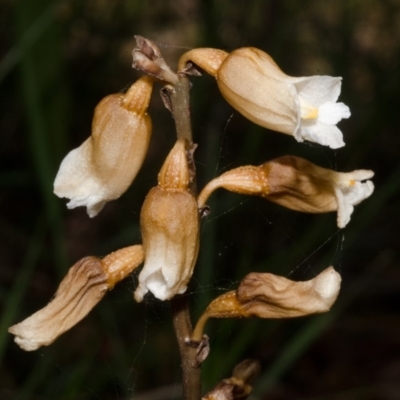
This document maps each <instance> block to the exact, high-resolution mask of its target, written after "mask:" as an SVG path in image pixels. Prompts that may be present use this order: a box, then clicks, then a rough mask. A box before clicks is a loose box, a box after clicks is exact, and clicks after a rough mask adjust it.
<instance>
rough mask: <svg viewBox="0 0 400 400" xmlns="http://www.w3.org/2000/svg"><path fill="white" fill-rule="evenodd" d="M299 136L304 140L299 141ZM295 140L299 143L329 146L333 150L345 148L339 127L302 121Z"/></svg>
mask: <svg viewBox="0 0 400 400" xmlns="http://www.w3.org/2000/svg"><path fill="white" fill-rule="evenodd" d="M297 135H299V136H300V137H301V139H302V140H299V139H298V138H297ZM295 138H296V139H297V140H298V141H299V142H302V141H303V140H308V141H310V142H314V143H319V144H322V145H324V146H329V147H330V148H331V149H337V148H339V147H343V146H344V141H343V134H342V132H341V130H340V129H339V128H338V127H337V126H333V125H323V124H320V123H318V122H309V121H302V123H301V126H300V128H299V130H298V131H297V132H296V135H295Z"/></svg>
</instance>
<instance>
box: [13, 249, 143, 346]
mask: <svg viewBox="0 0 400 400" xmlns="http://www.w3.org/2000/svg"><path fill="white" fill-rule="evenodd" d="M142 262H143V250H142V246H139V245H138V246H130V247H126V248H124V249H120V250H118V251H116V252H114V253H111V254H110V255H108V256H106V257H105V258H104V259H103V260H100V259H98V258H96V257H85V258H82V259H81V260H79V261H78V262H77V263H76V264H74V265H73V266H72V267H71V268H70V270H69V271H68V274H67V275H66V277H65V278H64V279H63V280H62V282H61V283H60V286H59V287H58V290H57V293H56V294H55V296H54V298H53V299H52V300H51V301H50V303H49V304H47V306H45V307H44V308H42V309H41V310H39V311H37V312H36V313H35V314H33V315H31V316H30V317H28V318H27V319H25V320H24V321H22V322H20V323H19V324H16V325H14V326H12V327H10V328H9V329H8V331H9V332H10V333H12V334H13V335H15V342H16V343H17V344H18V345H19V346H20V347H21V348H22V349H23V350H26V351H33V350H36V349H38V348H39V347H41V346H48V345H50V344H51V343H53V342H54V341H55V340H56V339H57V338H58V337H59V336H60V335H62V334H63V333H64V332H66V331H67V330H69V329H71V328H72V327H73V326H74V325H76V324H77V323H78V322H79V321H81V320H82V319H83V318H84V317H86V315H87V314H88V313H89V312H90V311H91V310H92V309H93V308H94V306H95V305H96V304H97V303H98V302H99V301H100V300H101V299H102V298H103V297H104V295H105V294H106V293H107V291H108V290H111V289H112V288H113V287H114V285H115V284H116V283H117V282H119V281H120V280H122V279H124V278H125V277H126V276H127V275H129V274H130V273H131V272H132V271H133V270H134V269H135V268H136V267H138V266H139V265H140V264H141V263H142Z"/></svg>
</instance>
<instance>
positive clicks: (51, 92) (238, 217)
mask: <svg viewBox="0 0 400 400" xmlns="http://www.w3.org/2000/svg"><path fill="white" fill-rule="evenodd" d="M135 34H140V35H142V36H145V37H148V38H149V39H151V40H153V41H155V42H156V43H157V44H158V45H159V47H160V49H161V51H162V53H163V54H164V56H165V58H166V59H167V60H168V61H169V62H170V63H171V65H172V67H174V66H175V65H176V62H177V59H178V58H179V55H180V54H182V53H183V52H185V51H186V50H188V49H190V48H193V47H201V46H203V47H204V46H207V47H216V48H221V49H224V50H226V51H230V50H233V49H235V48H238V47H241V46H255V47H259V48H261V49H263V50H265V51H267V52H268V53H269V54H271V55H272V56H273V57H274V59H275V60H276V61H277V63H278V64H279V65H280V66H281V68H282V70H283V71H285V72H286V73H287V74H289V75H293V76H303V75H318V74H320V75H333V76H342V77H343V87H342V94H341V97H340V101H343V102H344V103H346V104H347V105H349V107H350V109H351V112H352V117H351V118H350V119H349V120H345V121H342V122H341V123H340V124H339V127H340V129H341V130H342V131H343V133H344V138H345V142H346V147H344V148H342V149H339V150H336V151H334V150H330V149H327V148H324V147H321V146H318V145H312V144H307V143H305V144H304V143H303V144H299V143H297V142H296V141H295V140H294V139H293V138H292V137H290V136H286V135H281V134H278V133H275V132H268V131H266V130H265V129H262V128H259V127H257V126H255V125H254V124H252V123H250V122H248V121H246V120H245V119H244V118H243V117H241V116H240V115H239V114H238V113H236V112H234V110H233V109H232V108H230V107H229V106H228V105H227V104H226V102H225V101H224V100H223V99H222V98H221V96H220V95H219V93H218V91H217V88H216V85H215V82H214V80H213V79H212V78H211V77H208V76H204V77H201V78H193V79H192V82H193V88H192V94H193V97H192V115H193V130H194V136H195V141H196V142H197V143H198V144H199V147H198V150H197V151H196V160H197V171H198V186H199V187H200V188H201V187H202V186H204V184H205V182H207V181H208V180H210V179H211V178H212V177H215V176H216V175H217V174H220V173H221V172H223V171H226V170H227V169H229V168H232V167H236V166H239V165H244V164H255V165H257V164H259V163H262V162H264V161H266V160H268V159H271V158H275V157H278V156H281V155H284V154H295V155H299V156H302V157H306V158H308V159H309V160H310V161H312V162H314V163H317V164H319V165H321V166H324V167H327V168H332V169H337V170H339V171H351V170H354V169H360V168H364V169H373V170H374V171H375V173H376V174H375V177H374V179H373V180H374V183H375V193H374V194H373V196H372V197H371V198H370V199H368V200H366V201H364V202H363V203H362V204H361V205H359V206H357V207H356V210H355V212H354V214H353V217H352V220H351V221H350V223H349V225H348V226H347V227H346V228H345V229H344V230H342V231H339V230H338V229H337V227H336V223H335V218H336V216H335V215H334V214H333V213H332V214H326V215H306V214H299V213H295V212H293V211H288V210H285V209H283V208H281V207H279V206H275V205H273V204H270V203H267V202H265V201H263V200H260V199H256V198H245V197H243V196H239V195H234V194H229V193H226V192H223V191H219V192H217V193H216V194H214V195H213V197H212V198H211V200H210V202H209V204H210V206H211V209H212V213H211V214H210V215H209V216H208V217H207V218H206V219H205V220H204V221H203V225H202V234H201V249H200V256H199V261H198V264H197V267H196V272H195V276H194V279H193V282H192V284H191V286H190V289H189V290H188V294H189V295H191V296H192V309H193V314H194V319H195V318H197V317H198V316H199V314H200V313H201V312H202V310H204V308H205V307H206V305H207V304H208V302H209V301H210V300H211V299H213V298H214V297H215V296H217V295H218V294H221V293H223V292H225V291H227V290H231V289H233V288H235V287H236V286H237V284H238V282H239V281H240V279H241V278H242V277H244V276H245V275H246V273H248V272H250V271H265V272H267V271H268V272H274V273H277V274H281V275H284V276H288V277H290V278H293V279H308V278H310V277H313V276H315V275H316V274H317V273H319V272H320V271H321V270H322V269H324V268H325V267H327V266H328V265H331V264H332V265H334V266H335V267H336V269H337V270H338V271H339V272H341V274H342V278H343V285H342V292H341V294H340V297H339V299H338V302H337V303H336V305H335V306H334V308H333V309H332V311H331V312H330V313H328V314H326V315H322V316H313V317H307V318H302V319H295V320H287V321H265V320H214V321H212V322H210V323H209V324H208V325H207V327H206V331H207V333H208V335H209V336H210V338H211V354H210V356H209V358H208V359H207V360H206V361H205V363H204V364H203V365H204V367H203V371H204V373H203V378H204V388H205V389H207V388H210V387H211V386H212V385H214V384H215V383H216V382H217V381H218V380H219V379H221V378H223V377H228V376H229V375H230V372H231V370H232V368H233V366H234V365H235V364H236V363H238V362H239V361H240V360H242V359H243V358H247V357H253V358H257V359H259V360H260V362H261V364H262V376H261V377H260V378H259V379H258V380H257V382H256V390H255V392H254V396H255V398H258V399H270V400H271V399H314V400H315V399H320V400H322V399H324V400H328V399H344V400H346V399H351V400H353V399H363V400H366V399H368V400H372V399H390V400H391V399H398V398H400V340H399V338H400V317H399V299H400V296H399V290H400V265H399V254H398V248H399V244H400V240H399V234H398V230H399V221H400V208H399V189H400V179H399V173H400V167H399V163H398V158H399V156H398V154H399V150H400V124H399V114H400V95H399V94H400V65H399V60H400V57H399V56H400V3H399V1H396V0H386V1H372V0H371V1H370V0H351V1H350V0H346V1H344V0H343V1H339V0H325V1H317V0H315V1H313V0H302V1H293V0H292V1H291V0H282V1H273V0H269V1H261V0H258V1H257V0H248V1H227V0H226V1H223V0H218V1H217V0H214V1H211V0H207V1H200V0H176V1H173V2H172V1H171V2H167V1H150V0H146V1H132V0H131V1H128V0H125V1H123V0H120V1H117V0H115V1H106V0H101V1H100V0H88V1H80V0H65V1H58V2H57V1H51V0H35V1H28V0H19V1H11V0H0V54H1V55H0V112H1V114H0V115H1V119H0V167H1V171H0V190H1V191H0V207H1V216H0V228H1V229H0V304H1V309H2V312H1V316H0V358H1V364H0V365H1V367H0V397H1V398H2V399H17V398H19V399H104V400H105V399H130V398H132V396H134V398H136V399H144V398H146V399H150V398H151V399H161V398H173V395H174V394H175V397H179V395H176V394H177V393H178V383H179V381H180V370H179V359H178V357H177V348H176V344H175V339H174V336H173V332H172V327H171V322H170V312H169V305H168V304H167V303H162V302H160V301H157V300H154V299H152V298H151V297H150V296H149V298H147V299H146V301H145V302H144V303H143V304H136V303H135V302H134V301H133V300H132V292H133V290H134V288H135V282H136V277H130V278H128V279H127V280H126V281H124V282H122V283H121V284H119V285H118V286H117V288H116V289H115V290H114V291H113V292H111V293H110V294H109V295H108V296H107V297H106V298H105V299H104V300H103V301H102V302H101V303H100V304H99V305H98V306H97V307H96V309H95V310H93V312H92V313H91V314H90V315H89V316H88V317H87V318H86V319H85V320H84V321H82V322H81V323H79V324H78V325H77V326H76V327H74V328H73V329H71V330H70V331H69V332H68V333H66V334H65V335H63V336H62V337H60V338H59V339H58V340H57V341H56V342H55V343H54V344H53V345H52V346H50V347H48V348H43V349H40V350H38V351H36V352H33V353H25V352H23V351H22V350H20V349H19V348H18V347H17V346H16V345H15V344H14V343H13V341H12V337H11V335H10V334H8V333H7V327H8V326H10V325H12V324H14V323H16V322H18V321H20V320H22V319H24V318H25V317H27V316H28V315H29V314H31V313H32V312H34V311H36V310H37V309H39V308H41V307H43V306H44V305H45V304H47V302H48V301H49V300H50V298H51V297H52V295H53V294H54V293H55V291H56V288H57V285H58V283H59V281H60V280H61V278H62V276H64V275H65V273H66V271H67V268H68V266H70V265H72V264H73V263H74V262H75V261H77V260H78V259H80V258H82V257H84V256H86V255H98V256H102V255H105V254H107V253H109V252H111V251H113V250H115V249H117V248H120V247H123V246H126V245H130V244H135V243H140V232H139V227H138V217H139V212H140V207H141V203H142V201H143V198H144V196H145V195H146V193H147V191H148V190H149V189H150V188H151V187H152V186H154V185H155V184H156V176H157V172H158V170H159V167H160V165H161V164H162V162H163V160H164V158H165V156H166V155H167V153H168V151H169V149H170V147H171V146H172V144H173V142H174V126H173V120H172V118H171V116H170V115H169V113H168V112H167V111H166V110H165V109H164V108H163V106H162V104H161V101H160V99H159V96H158V93H157V92H158V89H159V87H156V90H155V92H154V96H153V99H152V104H151V108H150V114H151V116H152V118H153V124H154V130H153V138H152V142H151V147H150V150H149V153H148V156H147V159H146V162H145V164H144V166H143V168H142V170H141V172H140V173H139V175H138V177H137V179H136V180H135V182H134V184H133V186H132V187H131V188H130V189H129V191H128V192H127V193H126V194H124V195H123V196H122V197H121V198H120V199H119V200H118V201H114V202H112V203H109V204H108V205H107V206H106V207H105V209H104V210H103V211H102V212H101V213H100V215H99V216H97V217H96V218H94V219H89V218H88V216H87V214H86V211H85V209H83V208H80V209H75V210H71V211H68V210H67V209H66V207H65V203H66V201H65V199H58V198H57V197H56V196H54V195H53V194H52V182H53V180H54V177H55V174H56V172H57V168H58V165H59V163H60V161H61V160H62V158H63V157H64V156H65V155H66V154H67V152H68V151H69V150H71V149H72V148H74V147H77V146H78V145H79V144H80V143H81V142H83V140H84V139H86V138H87V137H88V135H89V134H90V126H91V118H92V115H93V109H94V107H95V105H96V104H97V103H98V102H99V101H100V99H101V98H102V97H104V96H106V95H108V94H110V93H115V92H119V91H122V90H124V89H126V87H127V86H128V85H129V84H131V83H132V82H133V81H134V80H135V79H136V78H137V77H138V76H139V75H138V73H137V72H135V71H133V70H132V69H131V51H132V49H133V48H134V46H135V42H134V35H135ZM170 385H172V386H170ZM158 388H161V393H162V397H156V396H150V397H140V396H139V394H143V393H146V392H148V391H151V390H154V389H158ZM170 392H171V393H172V395H171V396H172V397H171V396H170Z"/></svg>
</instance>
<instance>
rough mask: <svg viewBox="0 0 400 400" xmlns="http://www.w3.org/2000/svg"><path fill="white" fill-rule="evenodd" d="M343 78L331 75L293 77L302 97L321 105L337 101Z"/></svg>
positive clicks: (317, 105) (316, 105)
mask: <svg viewBox="0 0 400 400" xmlns="http://www.w3.org/2000/svg"><path fill="white" fill-rule="evenodd" d="M341 80H342V78H339V77H335V78H334V77H331V76H311V77H309V78H292V82H293V83H294V86H295V87H296V89H297V93H298V95H299V96H300V97H303V98H304V99H305V100H306V101H308V102H309V103H311V104H312V105H313V106H315V107H319V106H321V105H322V104H324V103H326V102H328V101H329V102H333V103H335V102H336V100H337V99H338V97H339V94H340V89H341V86H342V83H341Z"/></svg>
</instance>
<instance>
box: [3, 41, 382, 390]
mask: <svg viewBox="0 0 400 400" xmlns="http://www.w3.org/2000/svg"><path fill="white" fill-rule="evenodd" d="M137 43H138V47H137V48H136V49H135V50H134V52H133V59H134V67H135V68H136V69H139V70H141V71H142V72H143V73H144V76H143V77H141V78H140V79H138V80H137V81H136V82H135V83H134V84H133V85H132V86H131V87H130V88H129V89H128V90H127V92H126V93H124V94H113V95H110V96H107V97H106V98H104V99H103V100H102V101H101V102H100V103H99V105H98V106H97V107H96V109H95V113H94V118H93V125H92V134H91V136H90V137H89V138H88V139H87V140H86V141H85V142H84V143H83V144H82V145H81V146H80V147H79V148H77V149H75V150H73V151H71V152H70V153H69V154H68V155H67V156H66V157H65V159H64V160H63V162H62V163H61V166H60V169H59V171H58V174H57V176H56V179H55V182H54V192H55V194H56V195H57V196H59V197H66V198H68V199H70V202H69V203H68V204H67V206H68V208H74V207H78V206H85V207H87V212H88V214H89V216H90V217H94V216H96V215H97V214H98V213H99V212H100V211H101V209H102V208H103V207H104V205H105V204H106V203H107V202H108V201H111V200H114V199H117V198H118V197H120V196H121V195H122V194H123V193H124V192H125V191H126V190H127V189H128V187H129V186H130V185H131V183H132V181H133V180H134V178H135V176H136V175H137V173H138V171H139V169H140V168H141V166H142V163H143V160H144V158H145V155H146V152H147V148H148V145H149V141H150V138H151V131H152V126H151V120H150V117H149V115H148V113H147V112H148V106H149V101H150V97H151V93H152V89H153V85H154V83H155V82H160V83H162V84H163V89H162V94H163V95H162V96H163V100H164V103H165V105H166V107H167V108H168V109H169V110H170V111H171V112H172V114H173V116H174V118H175V121H176V126H177V140H176V142H175V145H174V147H173V148H172V150H171V151H170V152H169V154H168V156H167V158H166V160H165V162H164V164H163V166H162V168H161V170H160V172H159V175H158V185H157V186H155V187H153V188H152V189H151V190H150V191H149V193H148V195H147V197H146V198H145V200H144V202H143V206H142V210H141V214H140V226H141V232H142V242H143V243H142V245H136V246H132V247H128V248H125V249H121V250H118V251H116V252H115V253H112V254H111V255H109V256H107V257H105V258H104V259H102V260H100V259H98V258H95V257H86V258H84V259H82V260H80V261H78V262H77V263H76V264H75V265H74V266H73V267H72V268H71V269H70V271H69V272H68V275H67V276H66V277H65V279H64V280H63V281H62V282H61V284H60V287H59V289H58V291H57V293H56V295H55V297H54V299H53V300H52V301H51V302H50V303H49V304H48V305H47V306H46V307H44V308H43V309H42V310H40V311H38V312H37V313H35V314H33V315H32V316H31V317H29V318H27V319H26V320H24V321H23V322H21V323H19V324H17V325H14V326H12V327H11V328H10V329H9V331H10V332H11V333H12V334H14V335H15V336H16V339H15V340H16V342H17V343H18V344H19V345H20V346H21V347H22V348H23V349H25V350H28V351H29V350H35V349H37V348H38V347H40V346H44V345H49V344H50V343H52V342H53V341H54V340H55V339H56V338H57V337H58V336H59V335H60V334H62V333H63V332H65V331H66V330H68V329H70V328H71V327H72V326H73V325H75V324H76V323H77V322H79V321H80V320H81V319H82V318H84V317H85V316H86V315H87V313H88V312H89V311H90V310H91V309H92V308H93V307H94V306H95V305H96V304H97V303H98V302H99V301H100V300H101V298H102V297H103V296H104V294H105V293H106V292H107V291H108V290H110V289H111V288H112V287H113V286H114V285H115V284H116V283H117V282H119V281H120V280H122V279H124V278H125V277H126V276H127V275H128V274H130V273H131V272H132V271H133V270H134V269H136V268H137V267H138V266H139V265H140V264H142V263H144V266H143V268H142V269H141V271H140V273H139V275H138V285H137V288H136V290H135V292H134V298H135V300H136V301H137V302H141V301H142V300H143V298H144V296H145V295H146V294H147V293H148V292H150V293H152V294H153V295H154V296H155V297H156V298H158V299H160V300H163V301H164V300H170V299H172V298H173V297H174V296H176V295H179V294H182V293H184V292H185V291H186V290H187V286H188V284H189V281H190V278H191V276H192V274H193V270H194V267H195V264H196V260H197V255H198V252H199V242H200V240H199V230H200V218H201V216H202V215H204V213H203V210H204V209H205V208H206V207H207V205H206V203H207V200H208V198H209V196H210V195H211V194H212V193H213V192H214V191H215V190H216V189H218V188H224V189H225V190H228V191H231V192H236V193H240V194H242V195H250V196H260V197H263V198H265V199H267V200H269V201H272V202H274V203H277V204H279V205H281V206H283V207H286V208H290V209H292V210H296V211H300V212H306V213H326V212H334V211H336V212H337V225H338V227H339V228H344V227H345V226H346V225H347V224H348V222H349V220H350V216H351V214H352V212H353V209H354V206H355V205H356V204H358V203H360V202H361V201H362V200H364V199H365V198H367V197H368V196H370V195H371V194H372V192H373V189H374V186H373V184H372V182H371V181H370V180H369V179H370V178H371V177H372V176H373V172H372V171H369V170H356V171H353V172H346V173H343V172H336V171H333V170H330V169H326V168H322V167H319V166H317V165H314V164H312V163H311V162H309V161H307V160H305V159H302V158H300V157H295V156H284V157H280V158H276V159H273V160H269V161H266V162H265V163H263V164H262V165H260V166H253V165H247V166H242V167H239V168H235V169H232V170H229V171H227V172H225V173H224V174H222V175H220V176H218V177H216V178H215V179H213V180H212V181H210V182H209V183H208V184H207V185H206V186H205V187H204V188H203V189H202V190H201V192H200V194H199V195H197V193H196V189H195V187H196V184H195V176H196V174H195V168H194V162H193V152H194V149H195V145H194V144H193V142H192V138H191V131H190V132H189V133H188V131H189V130H190V119H189V111H188V88H189V83H188V82H189V81H188V75H193V74H194V75H198V74H199V73H200V72H201V71H205V72H207V73H209V74H210V75H212V76H213V77H215V79H216V82H217V85H218V87H219V89H220V92H221V94H222V96H223V97H224V98H225V99H226V100H227V102H228V103H229V104H230V105H231V106H232V107H234V108H235V109H236V110H237V111H238V112H240V113H241V114H242V115H243V116H245V117H246V118H248V119H249V120H250V121H252V122H254V123H256V124H258V125H261V126H262V127H265V128H268V129H272V130H275V131H277V132H281V133H285V134H288V135H292V136H293V137H294V138H295V139H296V140H297V141H299V142H302V141H304V140H308V141H311V142H315V143H319V144H321V145H326V146H329V147H330V148H333V149H336V148H339V147H342V146H344V142H343V137H342V133H341V131H340V130H339V129H338V128H337V126H336V124H337V123H338V122H339V121H340V120H341V119H343V118H348V117H349V116H350V111H349V108H348V107H347V106H346V105H344V104H343V103H338V102H337V99H338V97H339V94H340V86H341V78H333V77H328V76H314V77H300V78H295V77H290V76H287V75H286V74H284V73H283V72H282V71H281V70H280V68H279V67H278V66H277V64H276V63H275V62H274V61H273V59H272V58H271V57H270V56H269V55H268V54H266V53H264V52H263V51H261V50H259V49H255V48H251V47H246V48H242V49H238V50H235V51H233V52H231V53H227V52H225V51H222V50H218V49H207V48H206V49H194V50H191V51H189V52H187V53H185V54H184V55H183V56H182V57H181V58H180V60H179V71H178V73H175V72H173V71H172V70H171V69H170V68H169V67H168V65H167V64H166V63H165V61H164V59H163V58H162V56H161V53H160V51H159V49H158V48H157V46H155V44H154V43H152V42H150V41H148V40H146V39H144V38H141V37H138V38H137ZM185 96H186V97H185ZM340 281H341V279H340V275H339V274H338V273H337V272H336V271H335V270H334V269H333V267H329V268H328V269H326V270H325V271H323V272H322V273H321V274H319V275H318V276H316V277H315V278H314V279H311V280H309V281H306V282H294V281H291V280H289V279H286V278H284V277H280V276H276V275H272V274H268V273H250V274H249V275H247V276H246V277H245V278H244V279H243V280H242V281H241V283H240V284H239V287H238V289H237V290H235V291H232V292H228V293H225V294H223V295H222V296H220V297H218V298H217V299H215V300H214V301H213V302H211V303H210V305H209V306H208V308H207V309H206V311H205V313H204V314H203V316H202V317H201V318H200V319H199V322H198V324H197V326H196V329H195V331H194V333H193V337H192V341H194V342H196V341H197V342H199V341H201V340H202V336H203V328H204V324H205V322H206V321H207V319H208V318H210V317H215V318H226V317H250V316H256V317H259V318H287V317H296V316H301V315H308V314H314V313H320V312H325V311H328V310H329V309H330V307H331V306H332V304H333V303H334V301H335V300H336V298H337V296H338V293H339V289H340ZM243 382H245V379H244V380H243ZM243 382H242V383H241V384H240V385H239V386H240V387H242V388H244V387H245V388H247V386H246V385H245V383H243ZM243 390H245V391H247V389H243Z"/></svg>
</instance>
